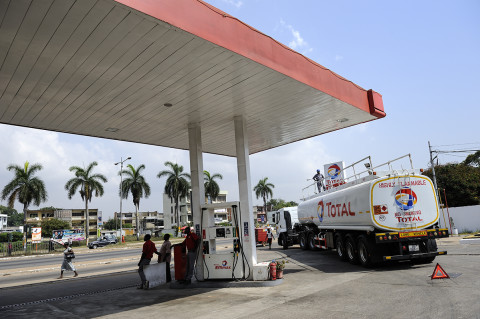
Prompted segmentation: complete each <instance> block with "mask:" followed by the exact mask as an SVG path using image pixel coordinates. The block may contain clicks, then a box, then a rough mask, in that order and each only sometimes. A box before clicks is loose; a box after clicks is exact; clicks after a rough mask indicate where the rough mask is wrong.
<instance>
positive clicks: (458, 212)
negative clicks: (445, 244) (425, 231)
mask: <svg viewBox="0 0 480 319" xmlns="http://www.w3.org/2000/svg"><path fill="white" fill-rule="evenodd" d="M443 211H444V213H445V220H446V221H447V227H448V228H450V226H449V225H448V214H447V210H446V209H445V208H444V209H443ZM448 212H449V213H450V217H451V218H452V219H453V223H454V225H455V227H456V228H457V229H458V232H459V233H461V232H464V231H473V232H480V205H475V206H463V207H449V208H448ZM440 225H441V226H443V225H444V222H443V215H442V210H440ZM452 227H453V225H452Z"/></svg>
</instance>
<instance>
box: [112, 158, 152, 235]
mask: <svg viewBox="0 0 480 319" xmlns="http://www.w3.org/2000/svg"><path fill="white" fill-rule="evenodd" d="M127 167H128V169H124V170H123V171H121V172H120V173H118V175H124V176H126V178H125V179H124V180H123V181H122V184H121V185H120V187H119V193H120V196H122V197H123V198H125V199H127V198H128V193H129V192H130V193H132V197H133V204H134V205H135V221H136V225H137V240H139V235H138V232H139V229H140V224H139V221H138V210H139V208H140V198H142V197H143V195H144V194H145V198H148V196H150V185H148V183H147V182H146V181H145V178H144V177H143V176H142V175H141V171H142V170H144V169H145V165H143V164H142V165H140V166H139V167H137V169H135V167H133V166H132V165H130V164H128V165H127Z"/></svg>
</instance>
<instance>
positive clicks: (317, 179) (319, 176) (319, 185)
mask: <svg viewBox="0 0 480 319" xmlns="http://www.w3.org/2000/svg"><path fill="white" fill-rule="evenodd" d="M324 179H325V177H323V175H322V173H320V170H319V169H317V174H315V175H314V176H313V180H314V181H315V182H317V188H318V192H319V193H321V192H322V189H323V190H325V185H324V184H323V180H324Z"/></svg>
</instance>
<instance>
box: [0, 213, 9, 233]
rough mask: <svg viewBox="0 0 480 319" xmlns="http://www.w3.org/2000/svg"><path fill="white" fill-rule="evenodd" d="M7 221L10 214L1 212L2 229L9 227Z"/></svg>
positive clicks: (0, 226) (0, 223) (0, 224)
mask: <svg viewBox="0 0 480 319" xmlns="http://www.w3.org/2000/svg"><path fill="white" fill-rule="evenodd" d="M7 221H8V215H7V214H0V230H4V229H7Z"/></svg>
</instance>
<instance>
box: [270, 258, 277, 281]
mask: <svg viewBox="0 0 480 319" xmlns="http://www.w3.org/2000/svg"><path fill="white" fill-rule="evenodd" d="M269 267H270V279H271V280H277V263H276V262H274V261H272V262H271V263H270V265H269Z"/></svg>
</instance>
